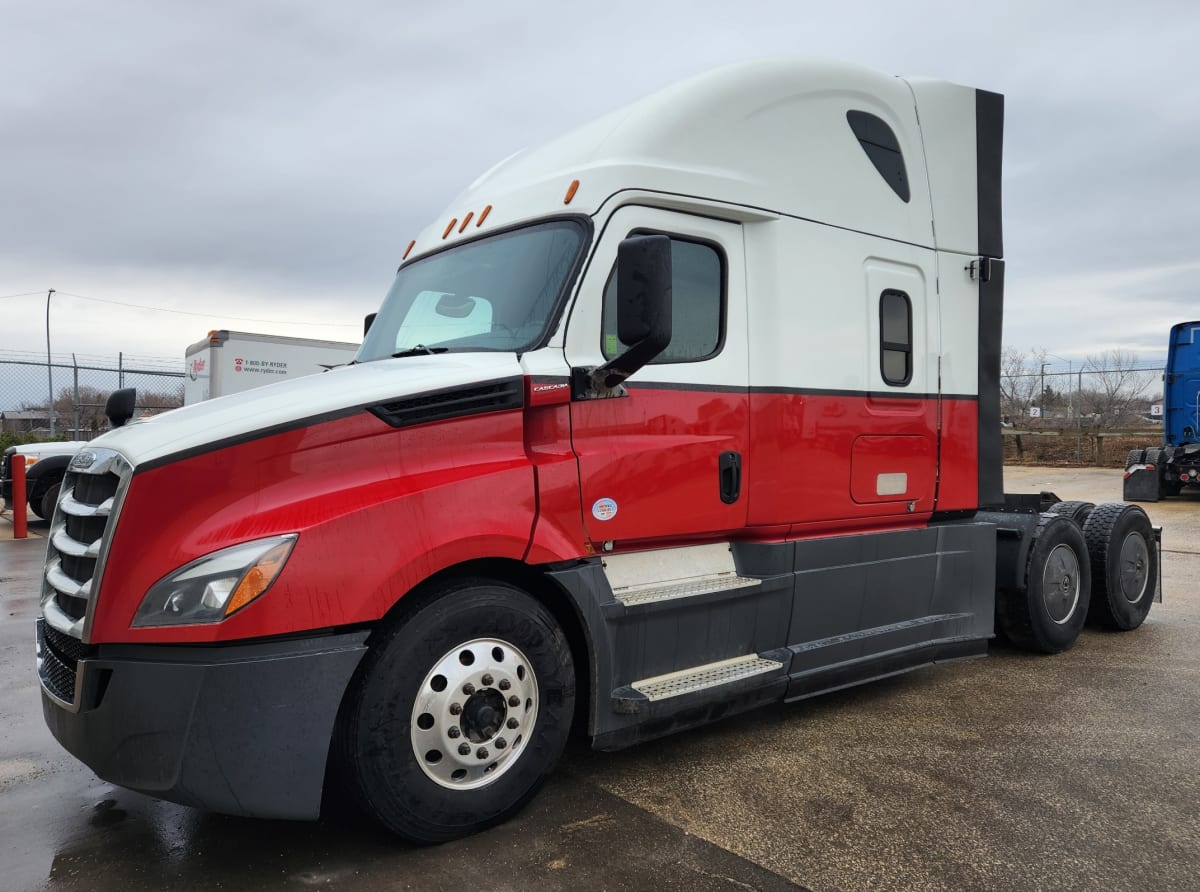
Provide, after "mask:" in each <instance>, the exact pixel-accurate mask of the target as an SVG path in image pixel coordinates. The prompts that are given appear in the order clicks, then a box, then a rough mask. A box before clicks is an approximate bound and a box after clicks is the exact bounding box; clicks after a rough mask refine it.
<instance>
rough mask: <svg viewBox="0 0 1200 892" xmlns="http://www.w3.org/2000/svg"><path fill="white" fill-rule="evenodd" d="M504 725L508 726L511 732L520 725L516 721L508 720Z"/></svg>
mask: <svg viewBox="0 0 1200 892" xmlns="http://www.w3.org/2000/svg"><path fill="white" fill-rule="evenodd" d="M506 724H507V725H508V727H509V728H511V729H512V730H514V731H515V730H516V729H517V726H518V725H520V724H521V723H520V722H518V721H517V720H516V719H509V720H508V722H507V723H506Z"/></svg>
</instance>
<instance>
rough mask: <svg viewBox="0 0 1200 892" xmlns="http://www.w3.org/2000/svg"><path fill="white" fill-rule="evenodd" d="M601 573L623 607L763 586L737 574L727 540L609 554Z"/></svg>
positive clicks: (760, 582) (757, 581)
mask: <svg viewBox="0 0 1200 892" xmlns="http://www.w3.org/2000/svg"><path fill="white" fill-rule="evenodd" d="M604 573H605V576H606V577H607V579H608V584H609V586H611V588H612V592H613V597H614V598H616V599H617V601H619V602H620V603H621V604H624V605H625V606H626V607H633V606H636V605H640V604H653V603H655V602H658V601H672V600H675V599H676V598H693V597H696V596H697V595H706V594H709V593H710V592H721V591H732V590H734V589H741V588H751V587H753V586H756V585H762V580H761V579H753V578H750V577H746V576H739V575H738V573H737V569H736V567H735V566H734V562H733V553H732V551H731V550H730V546H729V543H728V542H718V543H714V544H712V545H694V546H689V547H685V548H665V549H661V550H657V551H642V552H634V553H632V554H622V555H611V556H608V557H605V559H604Z"/></svg>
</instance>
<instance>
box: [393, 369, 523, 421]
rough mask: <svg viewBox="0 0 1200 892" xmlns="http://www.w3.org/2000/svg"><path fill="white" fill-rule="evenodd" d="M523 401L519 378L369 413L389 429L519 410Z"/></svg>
mask: <svg viewBox="0 0 1200 892" xmlns="http://www.w3.org/2000/svg"><path fill="white" fill-rule="evenodd" d="M524 402H525V390H524V387H523V385H522V381H521V379H520V378H509V379H507V380H505V381H493V382H491V383H489V384H471V385H469V386H467V387H455V388H452V389H450V390H439V391H437V392H436V393H427V394H424V395H422V396H414V397H412V398H410V399H406V400H397V401H396V402H394V403H384V404H382V405H379V406H371V408H370V412H371V414H373V415H375V416H377V417H378V418H380V419H381V420H383V421H386V422H387V423H388V424H390V425H391V426H392V427H410V426H411V425H414V424H429V423H430V422H431V421H446V420H447V419H450V418H462V417H463V416H465V415H482V414H484V413H485V412H502V411H505V410H507V409H520V408H521V406H522V405H524Z"/></svg>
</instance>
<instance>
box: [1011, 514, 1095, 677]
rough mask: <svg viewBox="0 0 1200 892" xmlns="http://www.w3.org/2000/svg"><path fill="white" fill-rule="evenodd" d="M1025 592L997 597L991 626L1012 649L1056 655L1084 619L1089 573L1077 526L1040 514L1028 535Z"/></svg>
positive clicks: (1072, 639) (1071, 641) (1073, 638)
mask: <svg viewBox="0 0 1200 892" xmlns="http://www.w3.org/2000/svg"><path fill="white" fill-rule="evenodd" d="M1025 581H1026V584H1025V590H1024V591H1005V592H999V593H997V598H996V622H997V625H998V626H999V627H1000V630H1001V631H1002V632H1003V634H1004V636H1005V637H1006V638H1007V639H1008V640H1009V641H1010V642H1012V643H1013V644H1014V645H1016V646H1017V647H1020V648H1023V649H1024V650H1031V651H1037V652H1039V653H1048V654H1052V653H1059V652H1061V651H1064V650H1067V649H1068V648H1069V647H1071V646H1072V645H1074V644H1075V641H1076V639H1077V638H1078V637H1079V631H1080V630H1081V629H1082V628H1083V623H1084V620H1086V619H1087V612H1088V593H1089V592H1090V590H1091V570H1090V565H1089V563H1088V551H1087V546H1086V545H1085V544H1084V540H1083V533H1082V532H1081V531H1080V529H1079V526H1078V525H1077V524H1076V523H1075V522H1074V521H1072V520H1070V519H1068V518H1067V517H1064V516H1061V515H1058V514H1051V513H1046V514H1043V515H1042V516H1041V519H1040V520H1039V522H1038V525H1037V528H1036V529H1035V530H1034V533H1033V543H1032V544H1031V545H1030V547H1029V557H1028V563H1027V564H1026V568H1025Z"/></svg>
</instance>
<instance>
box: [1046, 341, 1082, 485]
mask: <svg viewBox="0 0 1200 892" xmlns="http://www.w3.org/2000/svg"><path fill="white" fill-rule="evenodd" d="M1046 355H1047V356H1053V357H1054V358H1055V359H1057V360H1058V361H1059V362H1065V363H1066V364H1067V421H1068V422H1070V420H1071V414H1072V410H1073V411H1074V415H1075V461H1076V462H1078V461H1079V460H1080V452H1081V445H1080V433H1079V428H1080V419H1079V409H1076V408H1075V406H1074V399H1073V397H1072V394H1071V375H1072V373H1073V372H1074V370H1075V364H1074V362H1073V361H1072V360H1070V359H1065V358H1063V357H1062V356H1058V355H1056V354H1054V353H1047V354H1046ZM1046 365H1047V363H1044V362H1043V363H1042V375H1043V381H1042V402H1043V403H1045V401H1046V385H1045V378H1044V376H1045V374H1046ZM1060 374H1061V372H1060ZM1079 382H1080V390H1081V391H1082V389H1083V366H1080V367H1079ZM1042 414H1043V415H1045V414H1046V412H1045V409H1043V410H1042Z"/></svg>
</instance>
